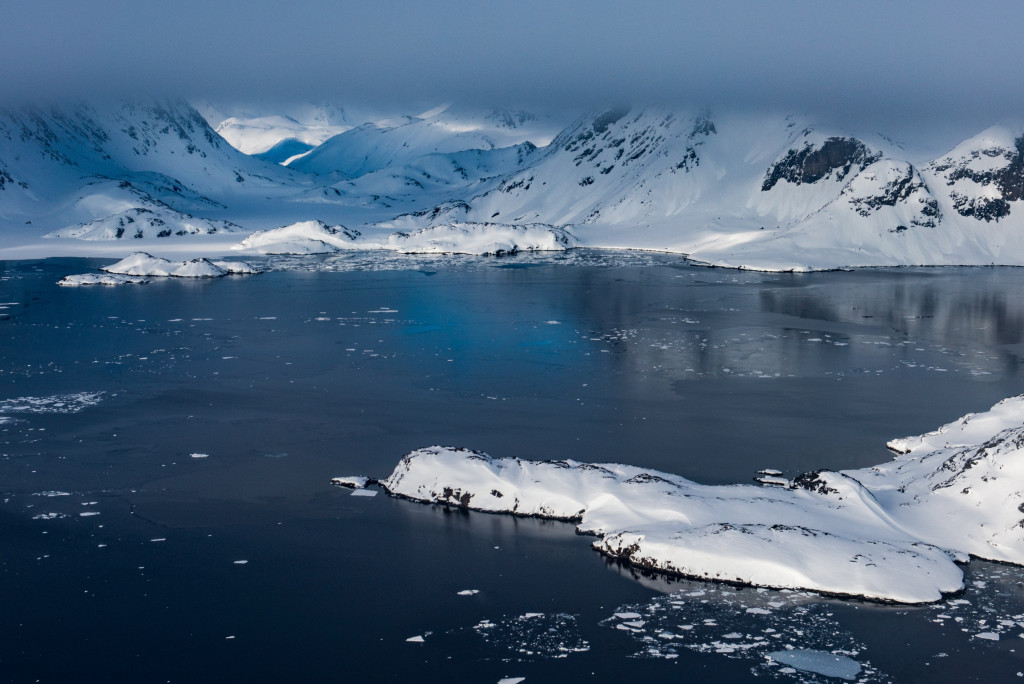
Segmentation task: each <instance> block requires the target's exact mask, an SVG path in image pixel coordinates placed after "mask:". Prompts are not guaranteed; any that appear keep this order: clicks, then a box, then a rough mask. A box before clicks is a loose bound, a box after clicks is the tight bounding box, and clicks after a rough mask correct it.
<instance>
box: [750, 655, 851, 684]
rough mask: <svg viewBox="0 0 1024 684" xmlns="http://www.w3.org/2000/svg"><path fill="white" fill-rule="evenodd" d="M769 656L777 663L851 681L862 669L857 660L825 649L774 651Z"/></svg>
mask: <svg viewBox="0 0 1024 684" xmlns="http://www.w3.org/2000/svg"><path fill="white" fill-rule="evenodd" d="M768 657H769V658H771V659H772V660H774V661H775V662H777V663H783V664H784V665H790V666H792V667H795V668H796V669H798V670H803V671H804V672H813V673H815V674H820V675H824V676H826V677H837V678H839V679H846V680H849V681H852V680H854V679H856V678H857V675H858V674H860V670H861V666H860V663H858V662H857V661H856V660H853V659H851V658H847V657H846V656H841V655H835V654H833V653H825V652H824V651H811V650H802V649H794V650H792V651H773V652H772V653H769V654H768Z"/></svg>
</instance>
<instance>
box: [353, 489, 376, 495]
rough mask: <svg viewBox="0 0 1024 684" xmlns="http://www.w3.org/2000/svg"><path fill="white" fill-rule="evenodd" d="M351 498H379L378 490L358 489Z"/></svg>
mask: <svg viewBox="0 0 1024 684" xmlns="http://www.w3.org/2000/svg"><path fill="white" fill-rule="evenodd" d="M350 496H377V490H376V489H356V490H353V492H352V494H351V495H350Z"/></svg>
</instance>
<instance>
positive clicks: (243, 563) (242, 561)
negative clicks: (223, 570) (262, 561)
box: [235, 560, 249, 565]
mask: <svg viewBox="0 0 1024 684" xmlns="http://www.w3.org/2000/svg"><path fill="white" fill-rule="evenodd" d="M248 562H249V561H247V560H236V561H235V565H245V564H246V563H248Z"/></svg>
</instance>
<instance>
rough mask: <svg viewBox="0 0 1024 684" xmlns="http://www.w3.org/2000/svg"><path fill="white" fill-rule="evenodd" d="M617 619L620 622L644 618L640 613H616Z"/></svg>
mask: <svg viewBox="0 0 1024 684" xmlns="http://www.w3.org/2000/svg"><path fill="white" fill-rule="evenodd" d="M615 617H617V618H619V619H620V620H636V619H637V618H642V617H643V615H641V614H640V613H616V614H615Z"/></svg>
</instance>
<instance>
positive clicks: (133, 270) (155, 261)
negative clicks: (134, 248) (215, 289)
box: [100, 252, 259, 278]
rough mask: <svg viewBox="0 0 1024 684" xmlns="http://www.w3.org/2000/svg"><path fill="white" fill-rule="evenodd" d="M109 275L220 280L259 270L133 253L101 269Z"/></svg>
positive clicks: (243, 265)
mask: <svg viewBox="0 0 1024 684" xmlns="http://www.w3.org/2000/svg"><path fill="white" fill-rule="evenodd" d="M100 270H101V271H106V272H107V273H115V274H121V275H128V276H160V277H175V278H219V277H221V276H226V275H228V274H254V273H259V270H257V269H255V268H253V267H252V266H250V265H249V264H247V263H245V262H244V261H210V260H209V259H189V260H188V261H180V262H176V261H169V260H167V259H163V258H161V257H155V256H153V255H152V254H147V253H146V252H133V253H132V254H131V255H129V256H127V257H125V258H124V259H121V261H118V262H117V263H116V264H110V265H109V266H104V267H102V268H101V269H100Z"/></svg>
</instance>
